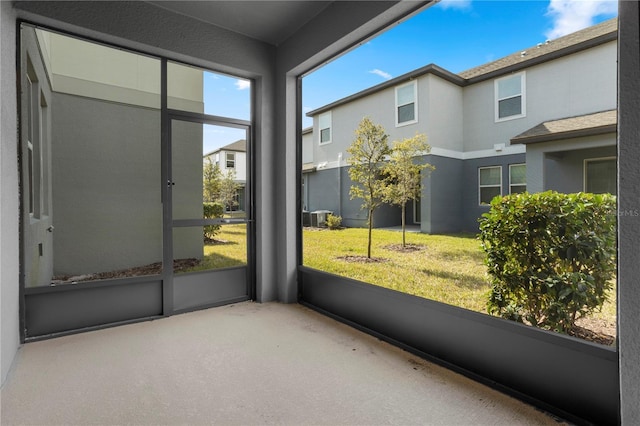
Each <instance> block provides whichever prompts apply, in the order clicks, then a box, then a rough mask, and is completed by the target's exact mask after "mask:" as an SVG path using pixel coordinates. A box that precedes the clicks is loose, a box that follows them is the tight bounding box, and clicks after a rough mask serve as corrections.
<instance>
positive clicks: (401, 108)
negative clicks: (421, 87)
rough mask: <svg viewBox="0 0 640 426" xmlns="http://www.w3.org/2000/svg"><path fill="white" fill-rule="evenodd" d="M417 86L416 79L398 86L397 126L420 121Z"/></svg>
mask: <svg viewBox="0 0 640 426" xmlns="http://www.w3.org/2000/svg"><path fill="white" fill-rule="evenodd" d="M417 87H418V86H417V84H416V82H415V81H412V82H411V83H408V84H405V85H403V86H399V87H396V126H401V125H405V124H411V123H415V122H417V121H418V111H417V109H418V108H417V104H416V99H417V97H418V96H417V93H416V92H417Z"/></svg>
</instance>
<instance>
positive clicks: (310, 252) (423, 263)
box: [303, 228, 489, 312]
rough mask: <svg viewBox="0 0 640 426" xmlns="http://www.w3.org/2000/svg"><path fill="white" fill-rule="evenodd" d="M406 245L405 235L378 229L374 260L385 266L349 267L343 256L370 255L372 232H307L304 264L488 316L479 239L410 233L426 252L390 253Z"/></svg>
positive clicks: (411, 241) (412, 241)
mask: <svg viewBox="0 0 640 426" xmlns="http://www.w3.org/2000/svg"><path fill="white" fill-rule="evenodd" d="M401 243H402V233H401V232H397V231H385V230H379V229H374V230H373V246H372V251H371V256H372V257H375V258H381V259H384V261H383V262H380V263H357V262H348V261H345V260H342V259H339V257H342V256H349V255H351V256H354V255H355V256H366V250H367V230H366V229H358V228H348V229H342V230H338V231H328V230H314V229H311V228H309V229H305V231H304V234H303V246H304V249H303V250H304V251H303V256H304V265H305V266H308V267H311V268H315V269H320V270H323V271H326V272H330V273H334V274H337V275H341V276H345V277H349V278H353V279H356V280H360V281H365V282H368V283H371V284H375V285H379V286H382V287H387V288H391V289H394V290H398V291H402V292H404V293H409V294H413V295H416V296H420V297H424V298H428V299H432V300H437V301H441V302H444V303H448V304H451V305H455V306H460V307H463V308H466V309H471V310H474V311H481V312H485V311H486V309H485V302H484V300H485V294H486V293H487V291H488V290H489V281H488V280H487V277H486V273H485V271H486V268H485V267H484V265H483V263H482V262H483V253H482V251H481V249H480V243H479V241H478V240H477V239H476V237H475V236H474V235H461V236H447V235H427V234H419V233H407V244H416V245H419V246H421V250H418V251H413V252H400V251H397V250H391V249H389V248H387V246H389V245H397V244H401Z"/></svg>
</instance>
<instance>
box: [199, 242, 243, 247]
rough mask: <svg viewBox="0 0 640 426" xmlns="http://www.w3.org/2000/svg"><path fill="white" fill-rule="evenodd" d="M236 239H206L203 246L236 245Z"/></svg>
mask: <svg viewBox="0 0 640 426" xmlns="http://www.w3.org/2000/svg"><path fill="white" fill-rule="evenodd" d="M238 244H240V243H238V242H237V241H229V240H207V241H205V242H204V245H205V247H218V246H237V245H238Z"/></svg>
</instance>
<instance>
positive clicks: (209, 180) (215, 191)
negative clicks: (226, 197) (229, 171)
mask: <svg viewBox="0 0 640 426" xmlns="http://www.w3.org/2000/svg"><path fill="white" fill-rule="evenodd" d="M221 181H222V172H221V171H220V167H219V166H218V165H217V164H215V165H214V164H213V162H212V161H211V158H207V162H206V163H205V165H204V168H203V172H202V199H203V201H204V202H207V203H212V202H214V201H217V200H218V197H219V196H220V187H221Z"/></svg>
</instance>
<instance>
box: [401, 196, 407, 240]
mask: <svg viewBox="0 0 640 426" xmlns="http://www.w3.org/2000/svg"><path fill="white" fill-rule="evenodd" d="M406 207H407V204H406V203H405V204H403V205H402V248H405V247H406V246H407V240H406V237H405V235H406V230H407V227H406V223H407V219H406V210H407V209H406Z"/></svg>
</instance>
